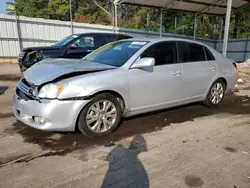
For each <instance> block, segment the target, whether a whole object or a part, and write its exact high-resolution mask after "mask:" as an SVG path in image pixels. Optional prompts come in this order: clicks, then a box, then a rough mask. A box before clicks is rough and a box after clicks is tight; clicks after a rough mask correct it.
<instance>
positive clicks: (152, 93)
mask: <svg viewBox="0 0 250 188" xmlns="http://www.w3.org/2000/svg"><path fill="white" fill-rule="evenodd" d="M144 57H152V58H155V66H154V67H147V68H142V69H130V70H129V87H130V88H129V90H130V101H131V104H130V106H131V114H137V113H141V112H146V111H151V110H154V109H160V108H163V107H164V106H166V105H167V104H168V103H171V102H173V101H176V100H179V99H180V96H181V95H180V91H179V88H180V87H181V86H180V84H181V77H182V64H179V63H178V62H177V46H176V43H175V42H161V43H157V44H154V45H153V46H151V47H149V48H148V49H147V50H146V51H145V52H144V53H143V54H142V55H141V57H140V58H144Z"/></svg>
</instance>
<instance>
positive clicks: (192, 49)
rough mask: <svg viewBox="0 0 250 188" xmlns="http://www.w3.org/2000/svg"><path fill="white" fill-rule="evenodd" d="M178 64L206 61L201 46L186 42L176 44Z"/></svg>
mask: <svg viewBox="0 0 250 188" xmlns="http://www.w3.org/2000/svg"><path fill="white" fill-rule="evenodd" d="M177 44H178V49H179V56H180V62H182V63H186V62H197V61H206V55H205V51H204V48H203V46H201V45H199V44H194V43H188V42H178V43H177Z"/></svg>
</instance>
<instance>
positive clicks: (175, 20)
mask: <svg viewBox="0 0 250 188" xmlns="http://www.w3.org/2000/svg"><path fill="white" fill-rule="evenodd" d="M176 28H177V17H175V18H174V36H175V37H176Z"/></svg>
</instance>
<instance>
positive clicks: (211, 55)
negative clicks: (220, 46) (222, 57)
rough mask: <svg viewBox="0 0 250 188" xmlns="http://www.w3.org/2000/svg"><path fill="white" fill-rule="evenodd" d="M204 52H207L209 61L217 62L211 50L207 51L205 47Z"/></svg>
mask: <svg viewBox="0 0 250 188" xmlns="http://www.w3.org/2000/svg"><path fill="white" fill-rule="evenodd" d="M204 50H205V52H206V57H207V61H213V60H215V58H214V56H213V54H212V52H210V50H209V49H207V48H206V47H204Z"/></svg>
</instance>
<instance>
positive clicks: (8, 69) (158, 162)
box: [0, 64, 250, 188]
mask: <svg viewBox="0 0 250 188" xmlns="http://www.w3.org/2000/svg"><path fill="white" fill-rule="evenodd" d="M0 67H1V68H0V109H1V110H0V125H1V126H0V187H3V188H7V187H11V188H17V187H20V188H29V187H35V188H44V187H56V188H59V187H65V188H66V187H74V188H75V187H79V188H85V187H86V188H99V187H102V188H103V187H108V188H113V187H115V188H121V187H145V188H147V187H155V188H161V187H162V188H163V187H164V188H165V187H174V188H176V187H180V188H185V187H211V188H221V187H225V188H249V187H250V137H249V132H250V116H249V114H250V100H249V96H250V90H249V89H250V71H249V69H246V68H244V69H242V70H240V75H241V78H242V79H243V81H244V83H241V84H239V85H238V87H237V88H236V89H235V90H234V91H232V92H229V93H228V94H227V96H226V98H225V100H224V102H223V103H222V105H221V106H220V107H219V108H218V109H208V108H205V107H203V106H201V105H199V104H192V105H186V106H183V107H178V108H172V109H168V110H163V111H160V112H154V113H150V114H145V115H141V116H137V117H134V118H130V119H127V120H125V121H124V122H123V124H122V125H121V126H120V128H119V129H118V130H117V131H116V132H115V133H114V134H112V135H110V136H108V137H105V138H99V139H89V138H86V137H85V136H83V135H81V134H79V133H52V132H42V131H39V130H35V129H32V128H30V127H28V126H26V125H24V124H22V123H21V122H18V121H16V119H15V118H14V117H13V115H12V113H11V109H12V94H13V90H14V86H15V85H16V82H17V80H18V79H19V78H20V77H21V74H20V73H19V69H18V67H17V65H14V64H11V65H0Z"/></svg>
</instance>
